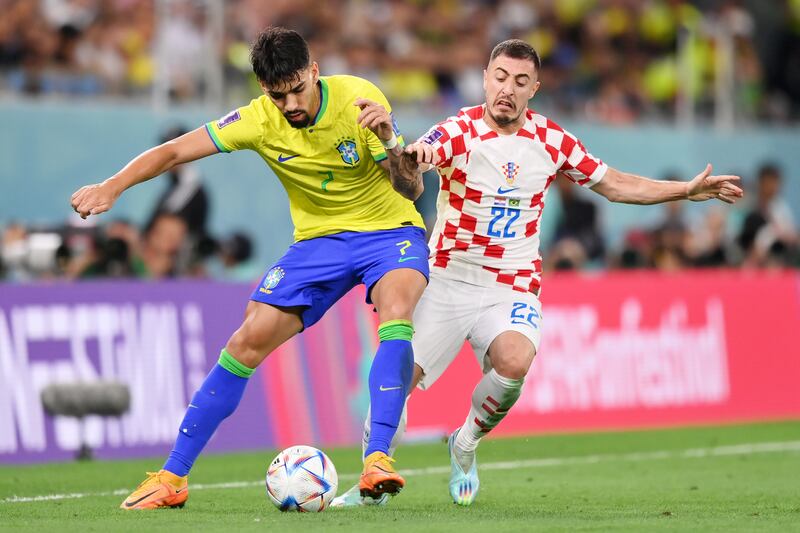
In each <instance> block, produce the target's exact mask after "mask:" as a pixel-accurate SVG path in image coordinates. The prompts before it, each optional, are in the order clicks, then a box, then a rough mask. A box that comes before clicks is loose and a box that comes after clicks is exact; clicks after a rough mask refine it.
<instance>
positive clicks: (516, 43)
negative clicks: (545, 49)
mask: <svg viewBox="0 0 800 533" xmlns="http://www.w3.org/2000/svg"><path fill="white" fill-rule="evenodd" d="M498 56H508V57H511V58H513V59H527V60H528V61H530V62H532V63H533V66H534V67H536V70H537V71H538V70H539V68H540V67H541V66H542V61H541V59H539V53H538V52H536V50H535V49H534V48H533V46H531V45H529V44H528V43H526V42H525V41H523V40H522V39H509V40H507V41H503V42H502V43H499V44H498V45H497V46H495V47H494V49H493V50H492V55H490V56H489V62H492V61H494V60H495V59H496V58H497V57H498Z"/></svg>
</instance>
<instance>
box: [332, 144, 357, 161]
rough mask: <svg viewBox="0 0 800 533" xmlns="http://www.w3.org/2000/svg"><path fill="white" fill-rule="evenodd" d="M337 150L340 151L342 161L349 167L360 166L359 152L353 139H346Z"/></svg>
mask: <svg viewBox="0 0 800 533" xmlns="http://www.w3.org/2000/svg"><path fill="white" fill-rule="evenodd" d="M336 149H337V150H339V155H340V156H342V161H344V162H345V163H347V164H348V165H356V164H358V161H359V157H358V150H357V149H356V142H355V141H354V140H353V139H345V140H343V141H342V142H340V143H339V144H338V145H337V146H336Z"/></svg>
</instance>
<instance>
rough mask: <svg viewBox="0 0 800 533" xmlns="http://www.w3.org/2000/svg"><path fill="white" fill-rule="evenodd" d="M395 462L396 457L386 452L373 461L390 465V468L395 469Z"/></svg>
mask: <svg viewBox="0 0 800 533" xmlns="http://www.w3.org/2000/svg"><path fill="white" fill-rule="evenodd" d="M394 462H395V461H394V458H392V457H389V456H388V455H385V454H384V455H381V456H380V457H378V458H377V459H375V460H374V461H372V464H374V465H380V466H384V467H388V468H390V469H392V470H394V467H393V466H392V463H394Z"/></svg>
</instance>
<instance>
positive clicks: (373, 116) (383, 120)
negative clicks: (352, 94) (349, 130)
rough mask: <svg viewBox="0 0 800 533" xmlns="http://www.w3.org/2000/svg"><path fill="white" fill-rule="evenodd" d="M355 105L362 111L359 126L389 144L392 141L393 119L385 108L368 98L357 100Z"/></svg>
mask: <svg viewBox="0 0 800 533" xmlns="http://www.w3.org/2000/svg"><path fill="white" fill-rule="evenodd" d="M353 105H355V106H357V107H359V108H360V109H361V113H359V115H358V118H357V119H356V122H358V125H359V126H361V127H362V128H369V129H370V130H371V131H372V133H374V134H375V135H377V136H378V139H380V140H381V141H384V142H388V141H390V140H391V139H392V135H394V130H393V129H392V117H391V115H389V112H388V111H387V110H386V108H385V107H383V106H382V105H381V104H379V103H378V102H373V101H372V100H367V99H366V98H359V99H357V100H356V101H355V103H354V104H353Z"/></svg>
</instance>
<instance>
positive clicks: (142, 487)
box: [119, 470, 189, 510]
mask: <svg viewBox="0 0 800 533" xmlns="http://www.w3.org/2000/svg"><path fill="white" fill-rule="evenodd" d="M188 498H189V476H183V477H178V476H176V475H175V474H173V473H172V472H167V471H166V470H159V471H158V472H147V478H146V479H145V480H144V481H142V482H141V483H140V484H139V486H138V487H136V490H135V491H133V492H132V493H131V495H130V496H128V497H127V498H126V499H125V501H124V502H122V503H121V504H120V506H119V507H120V509H126V510H130V509H157V508H159V507H183V505H184V504H185V503H186V500H187V499H188Z"/></svg>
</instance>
